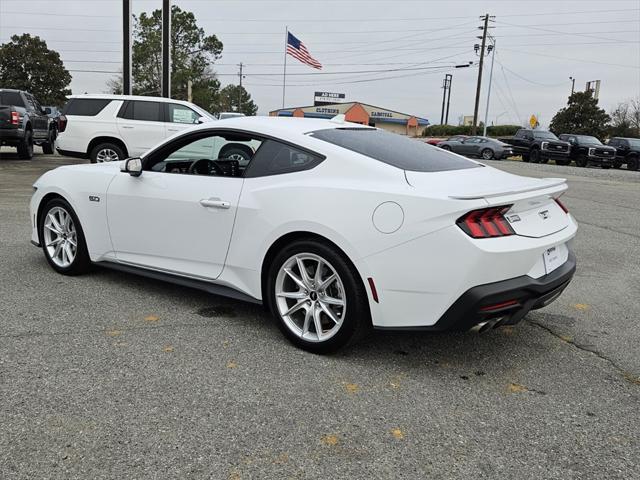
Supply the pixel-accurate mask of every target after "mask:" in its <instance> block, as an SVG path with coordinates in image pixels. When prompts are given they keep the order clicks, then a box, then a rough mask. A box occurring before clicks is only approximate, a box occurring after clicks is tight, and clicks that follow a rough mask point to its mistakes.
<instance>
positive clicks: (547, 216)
mask: <svg viewBox="0 0 640 480" xmlns="http://www.w3.org/2000/svg"><path fill="white" fill-rule="evenodd" d="M538 215H540V216H541V217H542V219H543V220H546V219H547V218H549V210H542V211H541V212H538Z"/></svg>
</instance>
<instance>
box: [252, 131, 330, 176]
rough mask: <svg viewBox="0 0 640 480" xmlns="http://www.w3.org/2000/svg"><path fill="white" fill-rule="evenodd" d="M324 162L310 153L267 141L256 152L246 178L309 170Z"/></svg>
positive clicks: (318, 156)
mask: <svg viewBox="0 0 640 480" xmlns="http://www.w3.org/2000/svg"><path fill="white" fill-rule="evenodd" d="M322 160H324V157H322V156H320V155H317V154H314V153H310V152H308V151H305V150H302V149H300V148H297V147H293V146H291V145H287V144H284V143H280V142H278V141H275V140H265V141H264V142H263V143H262V145H261V146H260V149H259V150H258V151H257V152H256V155H255V157H254V159H253V162H252V163H251V165H250V166H249V168H248V169H247V172H246V175H245V176H246V177H264V176H267V175H279V174H283V173H292V172H301V171H303V170H309V169H311V168H313V167H315V166H316V165H318V164H319V163H320V162H322Z"/></svg>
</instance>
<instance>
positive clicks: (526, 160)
mask: <svg viewBox="0 0 640 480" xmlns="http://www.w3.org/2000/svg"><path fill="white" fill-rule="evenodd" d="M522 161H523V162H525V163H529V161H530V158H529V155H528V154H526V153H523V154H522Z"/></svg>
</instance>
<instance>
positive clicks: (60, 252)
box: [44, 207, 78, 268]
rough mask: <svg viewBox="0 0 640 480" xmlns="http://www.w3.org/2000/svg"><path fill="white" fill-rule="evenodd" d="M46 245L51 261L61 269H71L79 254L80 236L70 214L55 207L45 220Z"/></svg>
mask: <svg viewBox="0 0 640 480" xmlns="http://www.w3.org/2000/svg"><path fill="white" fill-rule="evenodd" d="M44 243H45V247H46V249H47V253H48V255H49V258H51V261H52V262H53V263H54V264H56V265H57V266H58V267H60V268H67V267H69V266H70V265H71V264H72V263H73V261H74V260H75V258H76V254H77V252H78V234H77V232H76V226H75V224H74V223H73V219H72V218H71V215H70V214H69V212H67V211H66V210H65V209H64V208H62V207H53V208H52V209H51V210H49V211H48V212H47V216H46V217H45V220H44Z"/></svg>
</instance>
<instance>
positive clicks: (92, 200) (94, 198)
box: [89, 195, 100, 202]
mask: <svg viewBox="0 0 640 480" xmlns="http://www.w3.org/2000/svg"><path fill="white" fill-rule="evenodd" d="M89 201H90V202H99V201H100V197H97V196H95V195H89Z"/></svg>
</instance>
